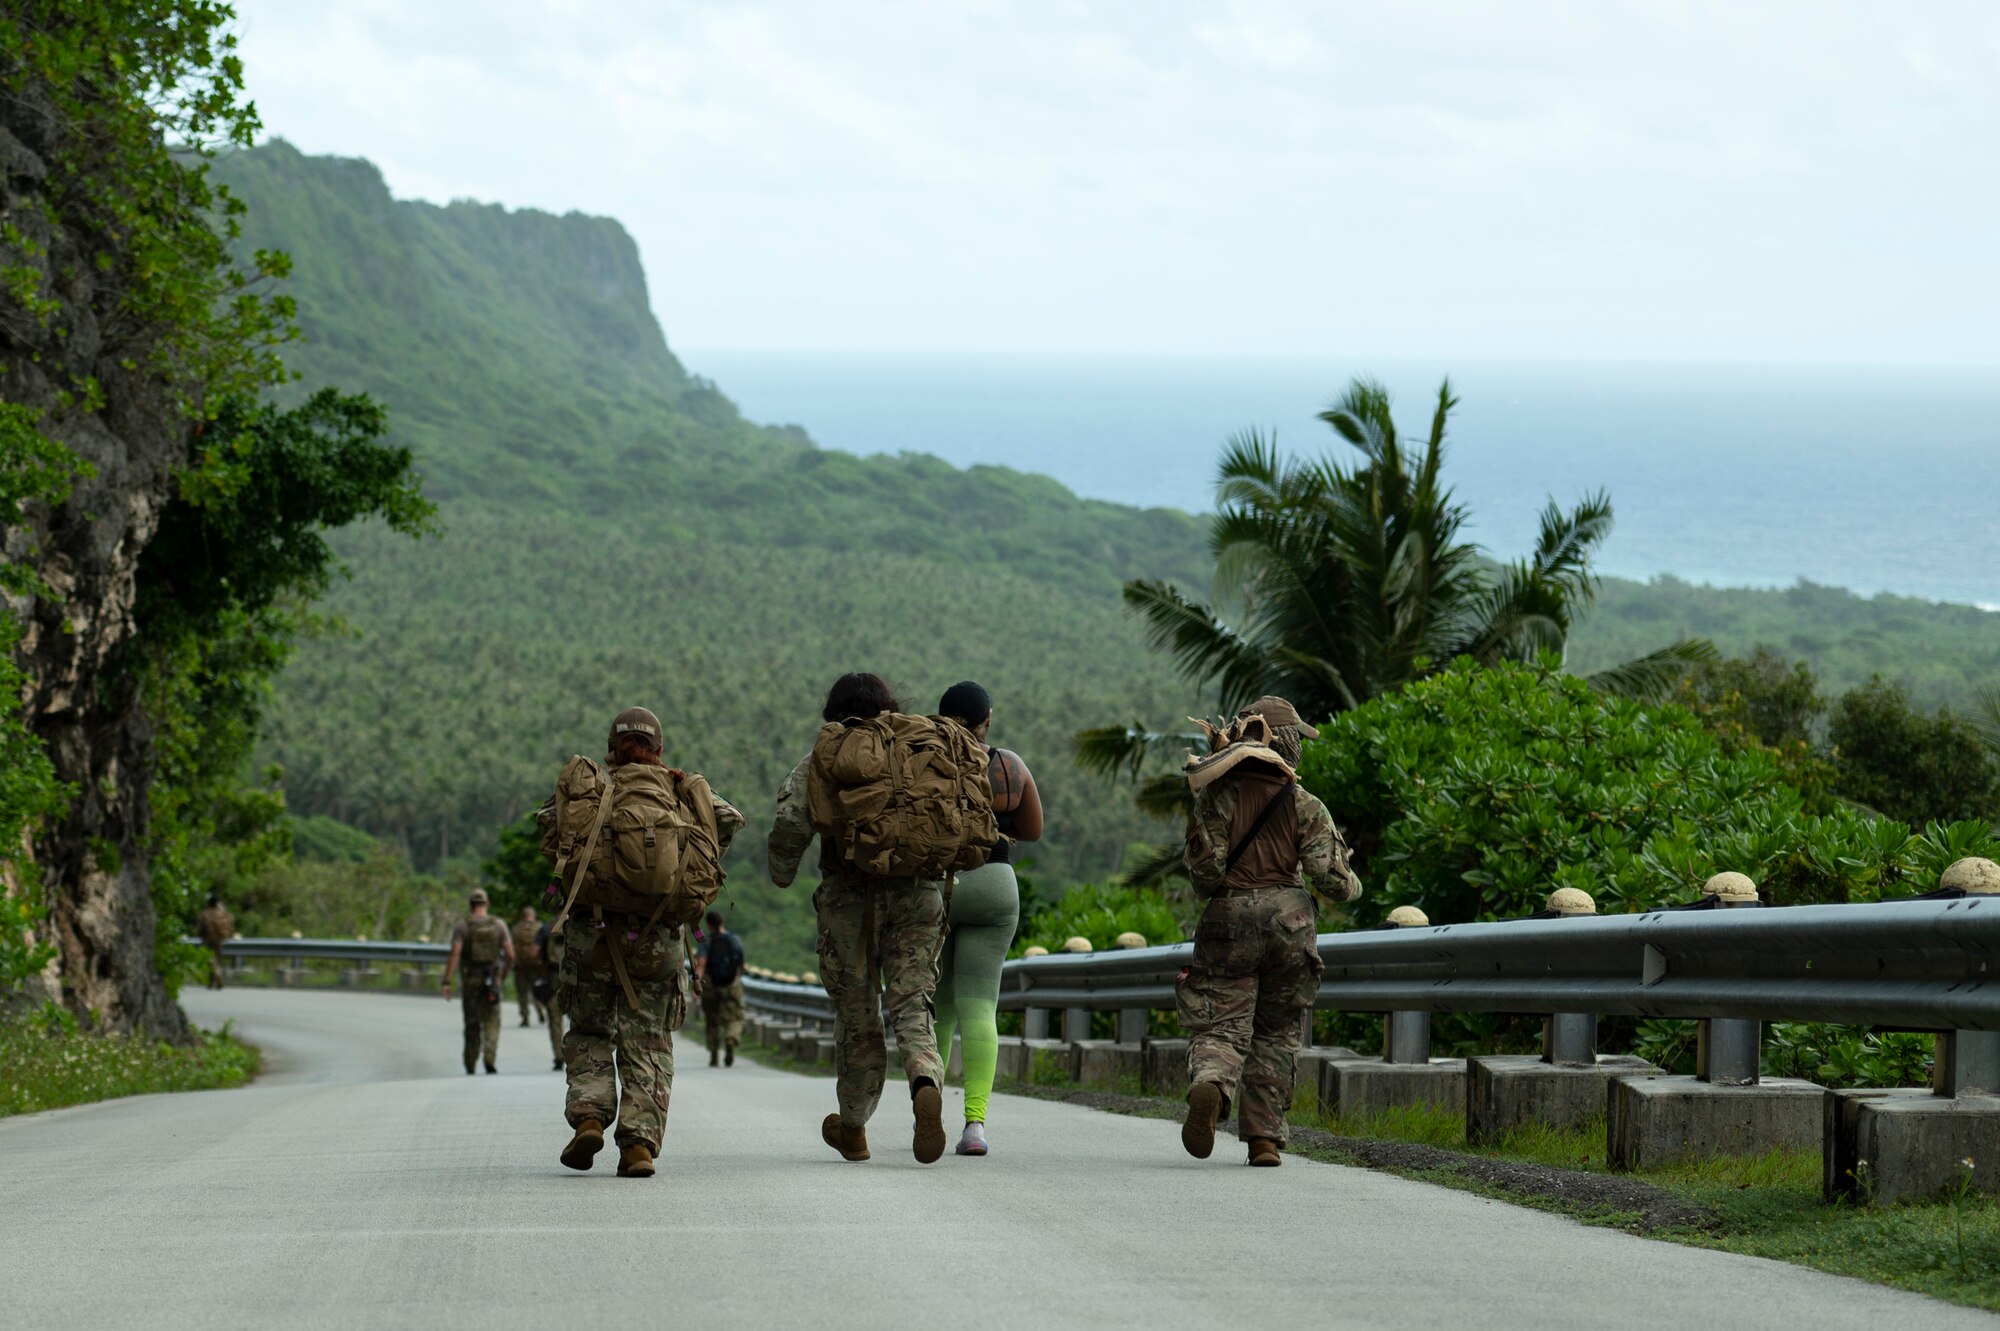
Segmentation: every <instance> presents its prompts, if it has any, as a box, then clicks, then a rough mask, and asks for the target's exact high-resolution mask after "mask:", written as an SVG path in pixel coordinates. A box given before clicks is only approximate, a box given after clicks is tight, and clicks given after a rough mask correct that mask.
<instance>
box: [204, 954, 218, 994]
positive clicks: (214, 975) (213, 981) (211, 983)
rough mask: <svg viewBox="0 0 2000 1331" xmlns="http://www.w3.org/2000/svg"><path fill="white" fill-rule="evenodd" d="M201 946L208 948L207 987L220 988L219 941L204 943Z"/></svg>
mask: <svg viewBox="0 0 2000 1331" xmlns="http://www.w3.org/2000/svg"><path fill="white" fill-rule="evenodd" d="M203 946H204V947H206V948H208V987H209V988H211V989H220V988H222V945H221V944H219V943H204V944H203Z"/></svg>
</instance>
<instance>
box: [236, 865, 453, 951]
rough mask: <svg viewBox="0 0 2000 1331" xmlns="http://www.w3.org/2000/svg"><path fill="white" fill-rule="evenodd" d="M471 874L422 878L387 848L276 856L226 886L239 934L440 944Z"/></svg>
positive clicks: (450, 874) (422, 875) (430, 875)
mask: <svg viewBox="0 0 2000 1331" xmlns="http://www.w3.org/2000/svg"><path fill="white" fill-rule="evenodd" d="M474 886H475V880H474V878H473V876H472V875H471V874H470V873H469V872H467V871H466V870H464V869H463V868H460V867H457V866H454V867H453V868H452V869H450V870H448V871H446V872H444V873H441V874H420V873H416V872H414V871H412V870H411V868H410V865H409V862H408V861H407V860H405V859H404V858H403V857H402V856H401V855H399V854H397V853H396V852H395V851H394V850H391V849H390V848H388V847H386V846H382V847H377V848H376V849H375V850H374V851H373V852H372V853H371V854H370V855H369V856H368V858H366V859H364V860H360V861H351V860H311V859H298V860H288V859H282V858H280V859H274V860H272V861H270V862H269V863H267V864H265V865H263V866H261V867H260V868H259V869H258V870H257V871H256V872H255V873H253V874H250V875H248V876H246V877H243V878H240V879H237V880H236V881H235V882H234V883H233V884H232V885H231V886H230V889H229V901H230V905H231V908H232V909H233V910H234V912H235V914H236V927H237V929H238V931H239V932H241V933H242V934H243V935H244V936H245V937H284V936H286V935H289V934H292V933H294V932H296V933H299V934H301V935H303V936H305V937H307V938H374V939H386V938H397V939H409V940H416V939H442V938H443V937H444V936H445V934H447V933H448V932H449V931H450V929H451V926H452V925H453V924H454V923H456V922H457V921H458V920H459V919H461V918H463V917H464V915H465V911H466V907H465V899H466V897H467V895H468V894H470V892H471V891H472V888H473V887H474Z"/></svg>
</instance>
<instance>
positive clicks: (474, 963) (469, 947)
mask: <svg viewBox="0 0 2000 1331" xmlns="http://www.w3.org/2000/svg"><path fill="white" fill-rule="evenodd" d="M469 905H470V906H471V913H470V914H468V915H467V916H466V917H465V918H464V919H462V920H460V921H459V922H458V925H457V927H456V928H454V929H453V930H452V931H451V952H450V953H449V954H448V955H447V956H446V957H445V959H444V997H445V1001H446V1002H450V1001H451V977H452V975H453V974H454V973H455V972H457V971H458V969H459V967H460V966H461V964H462V965H463V966H464V968H465V989H464V992H462V993H461V994H460V995H459V1000H458V1006H459V1011H460V1013H461V1014H462V1015H463V1016H464V1017H465V1074H466V1075H467V1076H468V1077H469V1076H471V1075H472V1071H473V1065H474V1064H476V1063H477V1062H478V1061H479V1060H480V1057H481V1056H482V1055H484V1057H485V1060H486V1070H487V1071H488V1072H498V1071H499V1070H500V1069H499V1067H498V1065H497V1060H498V1059H499V1057H500V995H501V992H502V990H501V986H502V985H504V984H505V983H506V981H507V970H508V968H509V967H511V966H512V965H513V964H514V937H513V935H512V934H510V933H508V932H507V926H506V925H504V924H502V923H500V921H498V920H496V919H494V918H493V917H492V916H491V915H489V914H487V913H486V905H487V902H486V892H485V889H483V888H474V889H472V896H471V898H470V901H469Z"/></svg>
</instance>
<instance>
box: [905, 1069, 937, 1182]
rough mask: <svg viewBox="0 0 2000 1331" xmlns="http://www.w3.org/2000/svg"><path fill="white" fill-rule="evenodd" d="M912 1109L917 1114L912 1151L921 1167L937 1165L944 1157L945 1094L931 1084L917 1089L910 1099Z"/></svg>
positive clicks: (925, 1084)
mask: <svg viewBox="0 0 2000 1331" xmlns="http://www.w3.org/2000/svg"><path fill="white" fill-rule="evenodd" d="M910 1108H911V1110H912V1111H913V1112H914V1113H915V1114H916V1119H917V1124H916V1131H915V1133H914V1134H913V1135H912V1136H911V1138H910V1151H911V1153H912V1154H914V1155H915V1156H916V1157H917V1163H918V1164H920V1165H930V1164H936V1163H937V1162H938V1160H939V1159H940V1158H941V1157H942V1156H943V1155H944V1094H943V1092H941V1091H939V1090H938V1088H937V1087H936V1086H934V1085H932V1084H931V1083H930V1082H925V1083H924V1084H923V1085H922V1086H919V1087H918V1088H917V1093H916V1094H915V1095H913V1096H911V1097H910Z"/></svg>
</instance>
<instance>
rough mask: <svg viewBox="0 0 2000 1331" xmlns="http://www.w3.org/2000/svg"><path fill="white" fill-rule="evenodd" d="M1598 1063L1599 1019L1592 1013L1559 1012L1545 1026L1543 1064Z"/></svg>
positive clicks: (1543, 1032) (1543, 1029)
mask: <svg viewBox="0 0 2000 1331" xmlns="http://www.w3.org/2000/svg"><path fill="white" fill-rule="evenodd" d="M1596 1061H1597V1017H1596V1015H1595V1014H1593V1013H1589V1012H1557V1013H1554V1014H1552V1015H1551V1016H1550V1017H1549V1018H1548V1019H1547V1020H1546V1021H1544V1022H1543V1023H1542V1062H1544V1063H1583V1064H1590V1063H1595V1062H1596Z"/></svg>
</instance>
